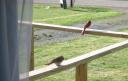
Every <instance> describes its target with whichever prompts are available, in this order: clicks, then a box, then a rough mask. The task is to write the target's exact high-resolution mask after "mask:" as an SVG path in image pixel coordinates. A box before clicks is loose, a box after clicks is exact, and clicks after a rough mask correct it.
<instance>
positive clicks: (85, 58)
mask: <svg viewBox="0 0 128 81" xmlns="http://www.w3.org/2000/svg"><path fill="white" fill-rule="evenodd" d="M33 27H39V28H44V29H52V30H60V31H67V32H76V33H80V32H81V30H82V28H75V27H68V26H59V25H50V24H41V23H33ZM86 32H87V34H93V35H102V36H112V37H120V38H128V33H124V32H113V31H103V30H96V29H87V31H86ZM126 47H128V40H126V41H123V42H120V43H116V44H113V45H110V46H107V47H104V48H101V49H99V50H95V51H92V52H90V53H87V54H83V55H81V56H78V57H75V58H71V59H69V60H65V61H63V62H62V63H61V66H56V65H55V64H51V65H49V66H46V67H43V68H41V69H37V70H33V71H30V72H29V78H30V81H34V80H37V79H40V78H44V77H47V76H49V75H53V74H55V73H58V72H60V71H64V70H67V69H70V68H73V67H76V75H75V77H76V78H75V79H76V81H87V65H88V62H90V61H92V60H95V59H97V58H99V57H102V56H105V55H107V54H110V53H112V52H115V51H118V50H121V49H123V48H126Z"/></svg>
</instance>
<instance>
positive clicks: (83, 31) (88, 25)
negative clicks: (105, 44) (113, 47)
mask: <svg viewBox="0 0 128 81" xmlns="http://www.w3.org/2000/svg"><path fill="white" fill-rule="evenodd" d="M90 26H91V21H88V23H87V24H86V25H85V26H84V30H82V32H81V35H84V34H85V30H86V28H89V27H90Z"/></svg>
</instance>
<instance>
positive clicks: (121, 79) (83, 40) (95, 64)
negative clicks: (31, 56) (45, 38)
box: [35, 29, 128, 81]
mask: <svg viewBox="0 0 128 81" xmlns="http://www.w3.org/2000/svg"><path fill="white" fill-rule="evenodd" d="M123 31H125V32H128V29H125V30H123ZM123 40H124V39H122V38H114V37H103V36H93V35H87V36H81V37H80V38H79V39H75V40H70V41H65V42H60V43H52V44H47V45H43V46H39V47H35V62H36V63H35V66H36V67H37V68H39V67H43V66H44V64H45V63H47V62H48V61H49V60H50V59H52V58H54V57H56V56H60V55H63V56H64V57H65V59H69V58H72V57H75V56H78V55H81V54H85V53H88V52H91V51H93V50H96V49H99V48H102V47H104V46H108V45H111V44H114V43H117V42H120V41H123ZM125 40H126V39H125ZM127 59H128V48H126V49H123V50H121V51H117V52H115V53H113V54H110V55H107V56H104V57H102V58H99V59H96V60H94V61H92V62H91V63H89V66H88V68H89V75H88V76H89V81H128V77H127V76H128V60H127ZM74 72H75V69H74V68H73V69H70V70H67V71H63V72H60V73H58V74H55V75H52V76H49V77H46V78H43V79H40V80H38V81H74V78H75V74H74ZM60 75H61V76H60Z"/></svg>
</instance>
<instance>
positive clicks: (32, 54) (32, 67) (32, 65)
mask: <svg viewBox="0 0 128 81" xmlns="http://www.w3.org/2000/svg"><path fill="white" fill-rule="evenodd" d="M29 70H30V71H32V70H34V30H33V28H32V39H31V56H30V68H29Z"/></svg>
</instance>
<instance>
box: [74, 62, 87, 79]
mask: <svg viewBox="0 0 128 81" xmlns="http://www.w3.org/2000/svg"><path fill="white" fill-rule="evenodd" d="M75 81H87V63H85V64H80V65H79V66H77V67H76V80H75Z"/></svg>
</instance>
